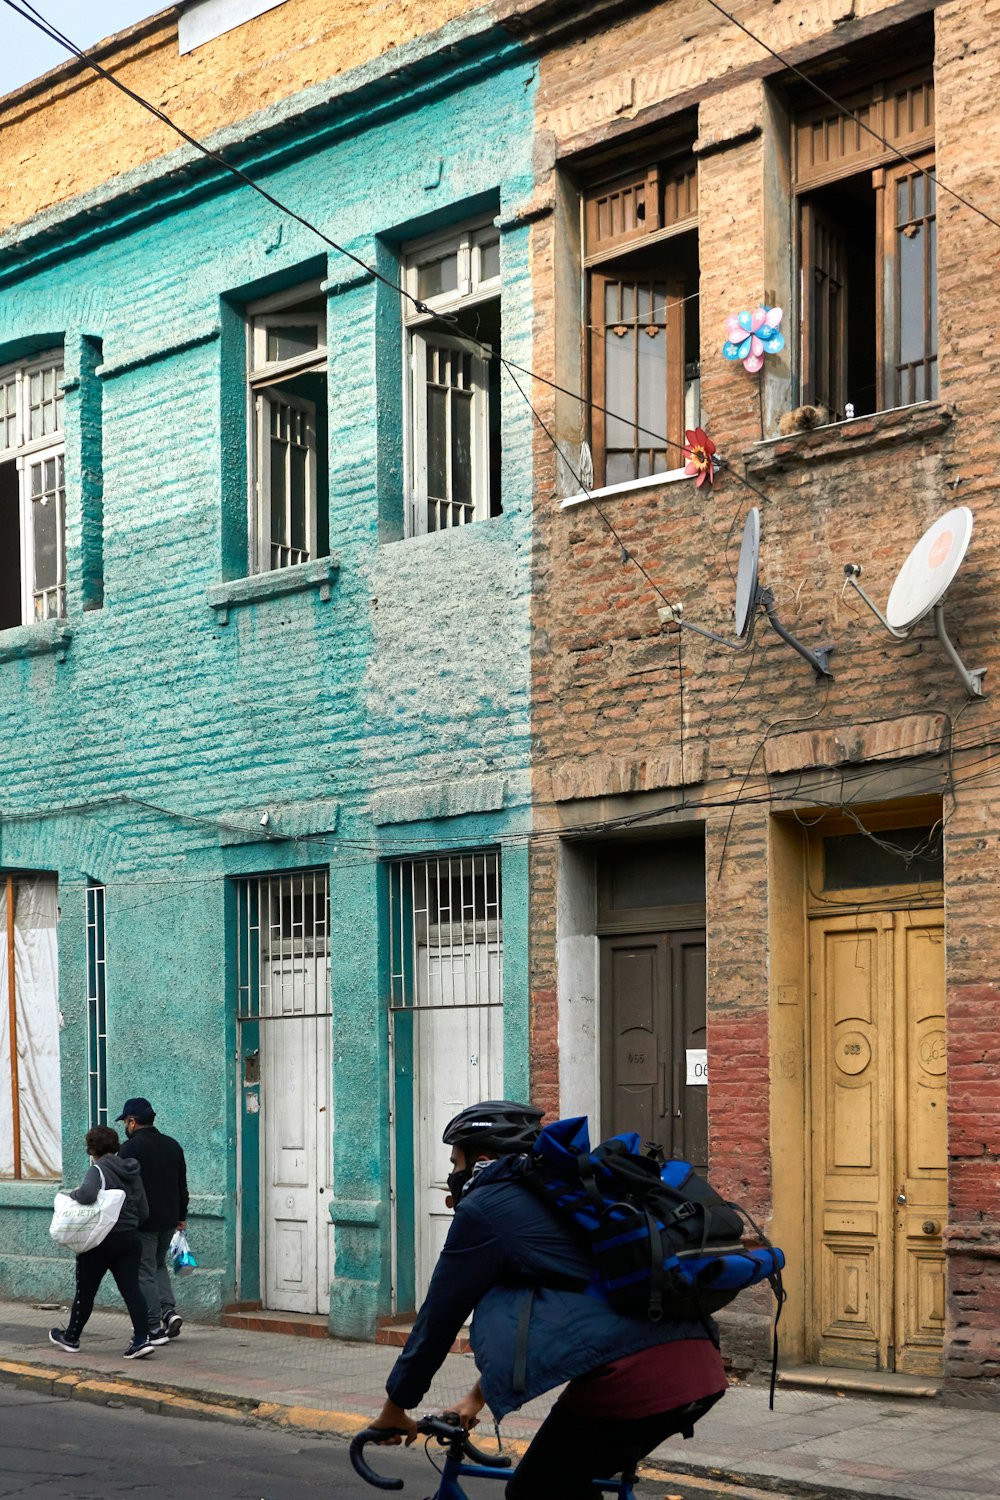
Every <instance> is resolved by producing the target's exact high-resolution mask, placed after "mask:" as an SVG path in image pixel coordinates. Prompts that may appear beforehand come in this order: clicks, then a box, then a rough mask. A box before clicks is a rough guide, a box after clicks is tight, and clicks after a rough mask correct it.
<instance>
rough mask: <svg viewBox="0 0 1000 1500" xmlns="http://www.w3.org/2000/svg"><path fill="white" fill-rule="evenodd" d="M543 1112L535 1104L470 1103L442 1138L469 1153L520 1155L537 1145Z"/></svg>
mask: <svg viewBox="0 0 1000 1500" xmlns="http://www.w3.org/2000/svg"><path fill="white" fill-rule="evenodd" d="M544 1113H545V1111H544V1110H541V1109H536V1108H535V1106H534V1105H533V1104H517V1103H516V1102H515V1101H514V1100H511V1099H486V1100H484V1101H483V1103H482V1104H470V1105H469V1107H468V1109H463V1110H462V1112H461V1113H460V1114H457V1115H456V1116H455V1118H454V1119H453V1120H450V1121H449V1122H448V1124H447V1126H446V1127H445V1132H444V1135H443V1136H442V1137H441V1139H442V1140H443V1141H444V1143H445V1145H446V1146H458V1147H459V1149H460V1150H462V1151H464V1152H465V1154H466V1155H467V1156H472V1155H475V1154H476V1153H477V1152H481V1153H485V1154H486V1155H489V1156H514V1155H519V1154H520V1153H521V1152H522V1151H530V1150H531V1148H532V1146H533V1145H534V1143H535V1137H536V1136H537V1135H538V1131H539V1128H540V1123H541V1118H542V1115H543V1114H544Z"/></svg>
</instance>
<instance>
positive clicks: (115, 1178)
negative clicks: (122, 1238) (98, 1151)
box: [69, 1151, 149, 1233]
mask: <svg viewBox="0 0 1000 1500" xmlns="http://www.w3.org/2000/svg"><path fill="white" fill-rule="evenodd" d="M102 1187H106V1188H122V1189H123V1190H124V1193H125V1201H124V1203H123V1204H122V1211H121V1213H120V1214H119V1215H118V1223H117V1224H116V1225H115V1229H114V1230H113V1231H112V1233H114V1232H115V1231H117V1230H119V1229H137V1228H138V1227H139V1225H140V1224H141V1223H142V1221H143V1219H144V1218H145V1217H146V1215H147V1214H148V1212H149V1205H148V1203H147V1202H146V1194H145V1193H144V1192H143V1188H142V1177H141V1176H140V1175H139V1163H138V1162H135V1161H123V1160H122V1158H121V1157H120V1156H116V1155H115V1153H114V1152H113V1151H112V1152H109V1153H108V1155H107V1156H99V1157H98V1158H97V1163H96V1164H95V1163H93V1162H92V1163H91V1165H90V1166H89V1167H88V1168H87V1170H86V1172H84V1174H83V1181H82V1182H81V1183H80V1186H79V1187H78V1188H74V1189H73V1191H72V1192H71V1193H70V1195H69V1196H70V1197H71V1198H73V1199H74V1200H75V1201H76V1202H77V1203H96V1202H97V1195H98V1193H99V1192H100V1191H101V1188H102Z"/></svg>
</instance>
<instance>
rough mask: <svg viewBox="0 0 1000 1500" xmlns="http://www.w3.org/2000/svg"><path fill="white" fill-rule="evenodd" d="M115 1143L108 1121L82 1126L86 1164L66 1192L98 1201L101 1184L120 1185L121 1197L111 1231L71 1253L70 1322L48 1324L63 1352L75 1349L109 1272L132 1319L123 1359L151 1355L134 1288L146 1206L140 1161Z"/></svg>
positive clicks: (142, 1302)
mask: <svg viewBox="0 0 1000 1500" xmlns="http://www.w3.org/2000/svg"><path fill="white" fill-rule="evenodd" d="M118 1146H119V1141H118V1135H117V1133H116V1132H115V1131H114V1130H112V1129H111V1128H110V1127H109V1126H107V1125H95V1126H94V1128H93V1130H88V1131H87V1155H88V1156H89V1157H90V1163H91V1164H90V1166H89V1167H88V1168H87V1170H86V1172H85V1173H84V1177H83V1181H82V1182H81V1183H80V1186H79V1187H78V1188H76V1189H74V1191H73V1192H72V1193H70V1194H69V1195H68V1196H69V1197H70V1198H72V1199H73V1201H74V1202H75V1203H82V1204H91V1203H96V1202H97V1201H98V1195H99V1194H100V1193H101V1191H102V1189H106V1190H111V1191H113V1190H114V1189H116V1188H120V1189H122V1190H123V1191H124V1194H125V1197H124V1201H123V1202H122V1206H121V1212H120V1213H119V1215H118V1221H117V1223H116V1224H114V1225H113V1227H112V1228H111V1231H110V1232H109V1233H108V1234H107V1235H105V1237H104V1238H103V1239H101V1240H100V1242H99V1243H98V1244H95V1245H93V1246H92V1248H91V1249H89V1250H82V1251H81V1252H80V1254H79V1255H78V1256H77V1257H76V1296H75V1297H74V1298H73V1306H72V1308H71V1309H70V1314H69V1322H68V1323H67V1325H66V1327H65V1328H51V1329H50V1330H49V1339H50V1340H51V1342H52V1343H53V1344H55V1345H56V1346H57V1347H58V1348H60V1349H65V1351H66V1352H67V1354H76V1353H77V1352H78V1351H79V1348H80V1335H81V1333H82V1332H83V1330H84V1328H85V1327H86V1324H87V1319H88V1318H89V1317H90V1314H91V1313H92V1312H93V1310H94V1298H95V1297H96V1296H97V1291H98V1288H99V1287H100V1285H101V1282H102V1281H103V1280H104V1277H105V1274H106V1273H107V1272H108V1271H110V1272H111V1274H112V1276H113V1277H114V1278H115V1281H116V1283H117V1286H118V1290H119V1291H120V1292H121V1294H122V1298H123V1300H124V1303H125V1306H126V1307H127V1308H128V1313H129V1317H130V1318H131V1319H132V1342H131V1343H130V1344H129V1346H128V1348H127V1349H126V1350H125V1358H126V1359H144V1358H145V1356H146V1355H147V1354H152V1352H153V1345H152V1343H151V1342H150V1339H149V1332H148V1323H147V1317H146V1302H145V1298H144V1297H143V1295H142V1292H141V1291H140V1290H139V1258H140V1255H141V1253H142V1247H141V1244H140V1240H139V1235H138V1232H137V1231H138V1226H139V1225H140V1224H141V1223H142V1221H143V1220H144V1219H145V1218H146V1217H147V1215H148V1213H149V1208H148V1206H147V1203H146V1194H145V1192H144V1191H143V1186H142V1178H141V1176H140V1175H139V1163H138V1162H137V1161H127V1160H124V1159H123V1158H122V1157H120V1156H119V1155H118Z"/></svg>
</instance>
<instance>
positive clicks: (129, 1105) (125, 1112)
mask: <svg viewBox="0 0 1000 1500" xmlns="http://www.w3.org/2000/svg"><path fill="white" fill-rule="evenodd" d="M129 1116H131V1117H132V1119H133V1120H135V1121H136V1123H137V1124H139V1125H152V1123H153V1121H154V1120H155V1119H156V1110H155V1109H154V1108H153V1106H152V1105H151V1104H150V1102H149V1100H148V1099H126V1100H125V1106H124V1108H123V1109H122V1112H121V1114H120V1115H119V1116H118V1120H127V1119H128V1118H129ZM115 1123H116V1124H117V1120H116V1122H115Z"/></svg>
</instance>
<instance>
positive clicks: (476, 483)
mask: <svg viewBox="0 0 1000 1500" xmlns="http://www.w3.org/2000/svg"><path fill="white" fill-rule="evenodd" d="M405 276H406V289H407V291H408V292H409V293H410V295H411V296H412V297H415V298H417V299H418V300H419V301H420V304H421V309H422V310H418V309H417V308H416V307H415V306H414V305H413V303H412V302H409V301H407V302H406V303H405V304H404V320H405V325H406V340H407V351H406V353H407V359H406V374H407V382H408V392H409V393H408V401H407V407H408V415H409V429H408V431H409V462H408V483H407V490H408V504H407V532H408V534H409V535H411V536H412V535H419V534H421V533H424V532H428V531H447V530H449V529H450V528H451V527H453V526H465V525H467V524H468V523H469V522H470V521H481V520H485V519H486V517H488V516H495V515H499V514H500V511H501V509H502V506H501V500H500V387H499V368H500V367H499V363H498V361H497V360H495V359H491V358H490V355H489V352H488V350H489V349H493V350H494V351H495V352H496V353H497V354H499V352H500V231H499V230H498V229H496V228H495V227H494V226H493V225H492V224H491V223H485V224H476V225H472V226H470V227H468V228H465V229H462V230H458V231H453V232H451V233H450V234H448V235H445V236H443V237H442V236H440V235H439V236H437V237H434V238H431V239H429V240H421V241H417V242H415V243H414V244H412V245H410V246H409V247H408V248H407V252H406V266H405ZM473 340H475V342H473ZM483 345H486V346H487V348H484V347H483Z"/></svg>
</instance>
